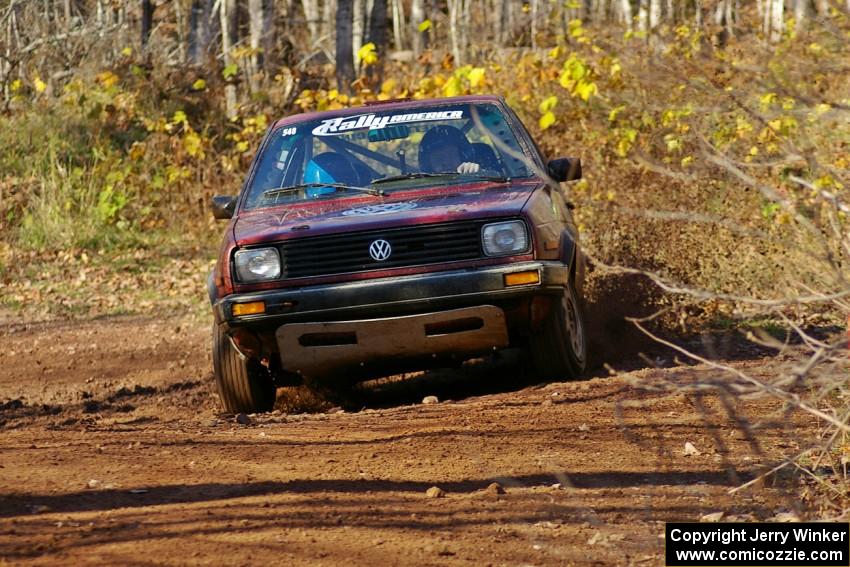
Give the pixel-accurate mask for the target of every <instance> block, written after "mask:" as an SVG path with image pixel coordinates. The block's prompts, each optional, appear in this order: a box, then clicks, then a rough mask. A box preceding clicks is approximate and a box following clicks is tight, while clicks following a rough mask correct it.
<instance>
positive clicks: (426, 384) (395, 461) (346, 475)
mask: <svg viewBox="0 0 850 567" xmlns="http://www.w3.org/2000/svg"><path fill="white" fill-rule="evenodd" d="M207 335H208V322H207V321H204V320H201V319H195V318H191V317H183V318H180V317H178V318H174V319H168V320H165V321H162V320H153V319H142V318H117V319H104V320H100V321H88V322H82V323H45V324H39V325H34V326H26V325H17V326H14V327H12V326H8V325H7V326H6V327H4V328H2V329H0V338H2V340H3V344H4V349H3V353H2V355H1V356H2V358H0V404H3V405H2V406H0V420H2V422H3V423H2V425H0V427H2V431H3V433H2V434H3V437H4V443H3V448H2V459H0V558H2V561H5V562H8V563H13V564H34V565H38V564H53V563H57V562H62V563H73V564H112V563H122V564H139V565H148V564H150V565H155V564H215V565H218V564H225V563H226V564H257V563H261V562H269V561H273V562H275V563H289V564H318V565H340V564H351V563H352V562H353V563H355V564H364V563H370V564H372V563H381V564H385V563H390V564H411V565H414V564H415V565H429V564H430V565H445V564H457V565H461V564H476V565H478V564H493V565H497V564H534V565H544V564H552V565H555V564H558V565H560V564H581V565H585V564H606V565H609V564H638V565H653V564H656V565H657V564H663V558H662V554H663V541H662V540H661V539H660V538H659V536H660V534H662V533H663V522H664V521H669V520H698V519H699V518H700V516H701V515H704V514H708V513H712V512H717V511H723V512H725V513H726V514H727V515H730V516H732V517H733V519H734V517H736V516H737V517H738V519H746V518H756V519H765V518H769V517H772V516H773V515H775V514H776V513H777V511H779V510H786V509H791V508H792V507H794V506H796V502H795V501H794V500H792V499H789V497H788V494H787V491H786V490H784V489H783V488H782V486H781V483H780V485H776V486H769V487H768V486H762V487H757V488H756V489H754V490H752V491H746V492H743V493H740V494H739V495H737V496H735V497H732V496H729V495H728V494H727V491H728V489H729V488H730V487H731V486H734V484H735V483H736V482H740V481H742V480H746V479H748V478H752V476H753V475H754V474H756V473H757V472H758V471H759V470H760V469H759V466H760V465H761V464H763V463H767V462H770V461H771V459H774V458H777V457H779V456H780V455H781V454H783V451H785V450H788V449H789V448H790V449H793V447H794V446H795V445H796V444H798V443H800V442H801V438H802V437H803V436H805V435H813V434H814V433H815V432H814V431H810V430H808V429H807V428H810V427H812V426H811V425H810V424H809V423H808V421H807V420H804V419H803V418H802V417H801V416H792V419H790V420H788V419H785V420H784V421H783V420H782V419H780V418H782V416H783V414H781V413H779V410H780V409H781V408H780V407H779V404H777V403H775V402H772V401H770V400H766V399H754V400H737V401H736V404H737V407H738V409H739V410H740V411H742V412H744V413H746V415H747V416H748V417H749V418H750V419H751V420H752V421H753V422H757V423H758V424H759V427H760V430H759V440H760V443H761V445H762V447H763V453H762V454H761V455H758V454H754V453H753V452H752V450H751V447H750V444H749V443H748V441H747V439H746V436H745V435H744V434H743V433H742V432H741V430H740V429H739V428H738V426H737V424H736V423H734V422H732V421H730V420H729V419H727V418H724V417H723V415H724V414H723V413H722V411H721V407H720V403H719V402H718V401H717V400H716V399H714V398H712V397H711V396H710V395H709V396H705V397H703V398H702V399H701V403H702V404H704V405H705V407H706V408H707V410H706V412H708V413H701V412H700V411H698V409H697V405H698V404H696V403H695V401H694V399H693V398H692V397H691V396H690V395H688V394H685V393H682V392H681V391H677V390H675V389H671V388H670V384H674V385H683V384H688V383H694V382H695V381H698V380H701V381H707V380H714V381H721V382H722V381H726V382H728V379H727V378H724V377H722V376H719V375H718V374H717V372H716V371H714V370H712V369H710V368H707V367H703V366H675V365H671V366H670V367H667V368H642V369H636V370H631V371H629V372H624V373H622V374H620V375H618V376H614V377H603V376H597V377H594V378H591V379H589V380H586V381H581V382H570V383H550V384H546V385H534V384H532V383H531V381H530V380H529V379H528V378H527V377H524V376H523V374H522V369H521V367H518V366H517V365H516V362H515V361H512V360H511V359H510V357H509V356H507V357H503V359H502V360H499V361H496V362H487V363H483V364H479V365H474V366H466V367H462V368H460V369H455V370H448V371H438V372H431V373H426V374H425V375H419V376H416V377H415V378H413V379H409V380H406V381H398V380H387V381H383V382H378V383H375V384H373V385H372V389H371V391H368V392H360V393H359V394H358V397H357V399H356V400H355V401H354V405H355V406H357V407H358V409H360V408H364V409H360V410H359V411H350V412H346V411H340V410H339V409H334V410H332V411H334V413H313V414H310V413H304V414H288V413H284V412H281V411H276V412H273V413H270V414H266V415H261V416H253V417H252V419H251V424H250V425H247V426H246V425H239V424H236V423H235V422H234V421H233V420H232V418H231V417H228V416H224V415H221V414H219V413H218V410H217V406H216V399H215V396H214V395H213V387H212V383H211V378H210V376H209V360H208V358H207V353H206V349H207V346H208V341H209V338H208V336H207ZM733 350H734V349H733ZM735 352H736V353H737V354H738V355H740V356H738V358H740V360H737V361H734V362H732V363H733V364H736V365H740V366H742V367H744V368H746V369H747V370H748V371H751V372H753V373H756V374H758V373H762V374H768V373H770V372H773V371H775V366H776V365H777V364H781V361H779V360H776V359H772V358H765V357H764V355H759V353H755V352H746V351H744V350H741V349H739V350H737V351H735ZM101 355H103V356H101ZM35 359H37V360H39V361H40V362H41V364H34V363H33V360H35ZM181 360H182V361H183V362H182V363H181V362H179V361H181ZM622 362H623V365H624V366H629V365H631V366H637V365H638V363H637V362H636V361H634V360H628V361H622ZM668 364H672V363H670V362H669V360H668ZM48 370H52V371H48ZM435 392H436V393H437V395H438V397H439V398H440V399H441V402H440V403H438V404H432V405H421V404H418V403H414V402H416V401H418V400H421V399H422V397H423V396H425V395H429V394H432V393H435ZM283 394H284V395H287V393H286V392H283ZM45 404H46V405H47V408H48V409H45V407H44V406H45ZM789 424H790V425H792V426H793V427H792V428H790V429H789ZM717 438H720V439H722V440H723V441H724V445H725V446H726V449H725V450H721V449H719V448H718V447H717V445H716V443H715V439H717ZM685 442H690V443H692V444H693V445H694V446H695V447H696V448H697V449H698V450H699V454H698V455H690V456H686V455H685V454H684V451H683V448H684V444H685ZM493 482H497V483H499V484H500V485H501V486H502V487H504V489H505V492H506V493H505V494H499V493H498V491H497V490H495V489H494V488H488V486H490V485H491V483H493ZM431 486H439V487H440V488H442V489H443V491H445V496H444V497H442V498H434V499H432V498H428V497H427V496H426V490H427V489H428V488H430V487H431Z"/></svg>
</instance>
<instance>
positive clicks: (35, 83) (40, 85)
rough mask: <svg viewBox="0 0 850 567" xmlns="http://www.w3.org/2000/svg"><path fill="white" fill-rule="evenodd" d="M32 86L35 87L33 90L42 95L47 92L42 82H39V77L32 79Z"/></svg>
mask: <svg viewBox="0 0 850 567" xmlns="http://www.w3.org/2000/svg"><path fill="white" fill-rule="evenodd" d="M32 84H33V86H34V87H35V90H36V91H38V92H40V93H43V92H44V91H45V90H47V85H46V84H45V82H44V81H42V80H41V77H39V76H36V77H35V79H33V82H32Z"/></svg>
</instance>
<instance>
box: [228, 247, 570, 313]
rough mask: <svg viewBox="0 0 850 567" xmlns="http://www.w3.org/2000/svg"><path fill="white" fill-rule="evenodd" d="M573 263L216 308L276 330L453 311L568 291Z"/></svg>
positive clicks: (340, 288) (272, 294) (264, 294)
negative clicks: (253, 309)
mask: <svg viewBox="0 0 850 567" xmlns="http://www.w3.org/2000/svg"><path fill="white" fill-rule="evenodd" d="M531 270H537V271H538V272H539V274H540V281H539V283H535V284H525V285H517V286H507V285H506V284H505V275H507V274H512V273H515V272H525V271H531ZM569 275H570V267H569V266H568V265H566V264H563V263H560V262H546V261H535V262H521V263H514V264H506V265H501V266H488V267H484V268H468V269H463V270H451V271H445V272H432V273H428V274H416V275H411V276H401V277H393V278H380V279H374V280H365V281H357V282H346V283H339V284H325V285H316V286H305V287H300V288H290V289H280V290H273V291H261V292H253V293H243V294H234V295H228V296H226V297H224V298H222V299H220V300H218V301H217V302H216V303H215V304H214V306H213V310H214V313H215V319H216V322H217V323H219V324H222V323H224V324H226V325H227V326H228V327H231V328H238V327H250V328H255V329H256V328H268V329H274V328H275V327H277V326H279V325H284V324H287V323H303V322H325V321H327V322H329V321H345V320H351V319H363V318H369V317H383V316H390V315H404V314H413V313H421V312H433V311H437V310H444V309H453V308H460V307H467V306H473V305H481V304H493V303H498V302H500V301H503V300H510V299H516V298H522V297H529V296H534V295H537V294H550V293H551V294H557V293H562V292H563V289H564V286H566V285H567V283H568V282H569ZM254 301H263V302H265V313H262V314H257V315H244V316H234V315H233V305H235V304H237V303H247V302H254Z"/></svg>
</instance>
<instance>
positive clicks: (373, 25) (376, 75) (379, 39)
mask: <svg viewBox="0 0 850 567" xmlns="http://www.w3.org/2000/svg"><path fill="white" fill-rule="evenodd" d="M369 41H370V42H372V43H374V44H375V52H376V53H377V54H378V63H377V64H376V65H372V66H370V67H369V76H370V77H371V78H372V79H375V80H376V81H377V82H378V83H380V82H381V81H382V80H383V76H384V55H385V54H386V52H387V0H374V3H373V4H372V12H371V13H370V14H369Z"/></svg>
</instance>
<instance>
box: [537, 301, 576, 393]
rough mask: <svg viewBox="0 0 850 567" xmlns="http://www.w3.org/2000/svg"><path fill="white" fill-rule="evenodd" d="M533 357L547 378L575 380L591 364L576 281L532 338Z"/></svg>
mask: <svg viewBox="0 0 850 567" xmlns="http://www.w3.org/2000/svg"><path fill="white" fill-rule="evenodd" d="M530 351H531V359H532V362H533V363H534V367H535V369H536V370H537V373H538V374H540V376H541V377H542V378H544V379H547V380H550V379H564V378H566V379H568V380H569V379H573V378H577V377H578V376H579V375H580V374H581V373H582V372H584V369H585V366H586V364H587V337H586V335H585V325H584V315H583V314H582V308H581V303H580V302H579V300H578V297H577V296H576V292H575V290H574V289H573V286H572V284H569V285H567V287H565V288H564V293H563V295H562V296H561V297H560V301H558V302H557V303H556V304H555V305H553V306H552V310H551V311H550V313H549V315H548V316H547V317H546V320H545V321H543V323H542V324H541V326H540V329H539V330H538V331H537V332H536V333H535V334H534V335H533V336H532V337H531V347H530Z"/></svg>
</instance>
